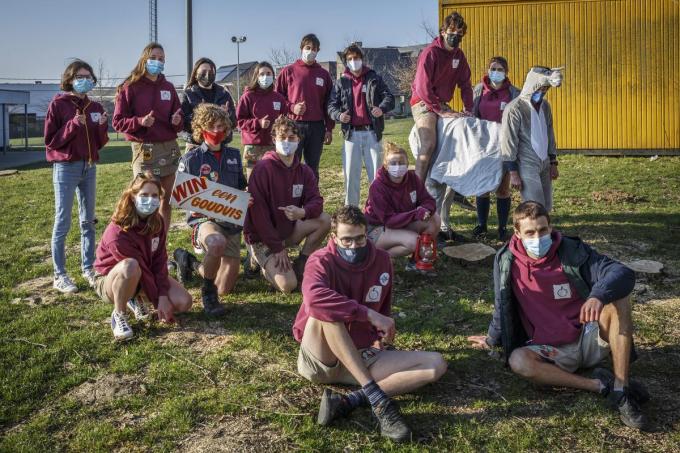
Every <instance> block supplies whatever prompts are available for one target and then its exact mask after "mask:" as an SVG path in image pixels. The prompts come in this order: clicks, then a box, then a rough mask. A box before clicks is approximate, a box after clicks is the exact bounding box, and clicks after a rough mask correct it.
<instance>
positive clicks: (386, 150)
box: [382, 142, 408, 168]
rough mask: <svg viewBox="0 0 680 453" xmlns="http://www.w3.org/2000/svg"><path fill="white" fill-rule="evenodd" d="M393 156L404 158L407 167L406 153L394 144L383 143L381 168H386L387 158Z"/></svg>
mask: <svg viewBox="0 0 680 453" xmlns="http://www.w3.org/2000/svg"><path fill="white" fill-rule="evenodd" d="M393 154H399V155H402V156H404V159H406V165H408V153H407V152H406V150H405V149H404V148H402V147H401V146H399V145H397V144H396V143H394V142H385V143H383V162H382V163H383V167H385V168H387V162H388V161H389V159H388V157H389V156H391V155H393Z"/></svg>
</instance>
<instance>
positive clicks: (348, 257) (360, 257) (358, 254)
mask: <svg viewBox="0 0 680 453" xmlns="http://www.w3.org/2000/svg"><path fill="white" fill-rule="evenodd" d="M335 249H336V250H337V251H338V255H340V258H342V259H343V260H345V261H347V262H348V263H349V264H357V263H361V262H363V261H364V260H365V259H366V256H367V255H368V245H364V246H363V247H357V248H355V249H350V248H345V247H340V246H339V245H338V244H335Z"/></svg>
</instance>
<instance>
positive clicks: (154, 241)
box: [151, 238, 161, 252]
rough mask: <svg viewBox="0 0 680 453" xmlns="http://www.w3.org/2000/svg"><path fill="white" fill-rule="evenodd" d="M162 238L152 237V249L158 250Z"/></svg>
mask: <svg viewBox="0 0 680 453" xmlns="http://www.w3.org/2000/svg"><path fill="white" fill-rule="evenodd" d="M160 242H161V238H153V239H151V251H152V252H155V251H156V250H158V244H160Z"/></svg>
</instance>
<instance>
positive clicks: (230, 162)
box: [227, 159, 238, 165]
mask: <svg viewBox="0 0 680 453" xmlns="http://www.w3.org/2000/svg"><path fill="white" fill-rule="evenodd" d="M227 165H238V161H237V160H236V159H227Z"/></svg>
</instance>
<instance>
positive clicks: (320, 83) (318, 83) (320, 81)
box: [316, 77, 323, 87]
mask: <svg viewBox="0 0 680 453" xmlns="http://www.w3.org/2000/svg"><path fill="white" fill-rule="evenodd" d="M316 84H317V85H319V86H320V87H322V86H323V78H322V77H317V78H316Z"/></svg>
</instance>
